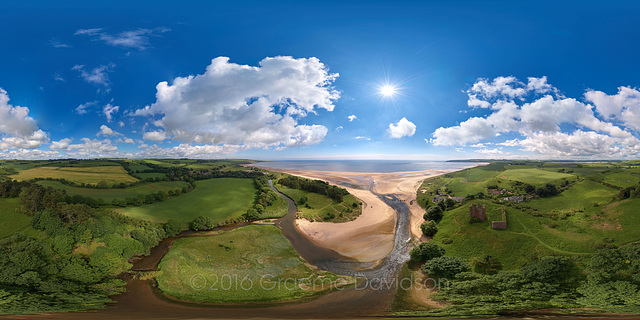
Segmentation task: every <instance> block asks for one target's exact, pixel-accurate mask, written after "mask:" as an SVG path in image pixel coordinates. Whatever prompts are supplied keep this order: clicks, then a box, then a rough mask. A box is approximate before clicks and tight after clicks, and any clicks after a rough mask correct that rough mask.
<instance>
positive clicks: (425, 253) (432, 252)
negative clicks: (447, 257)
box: [409, 241, 445, 262]
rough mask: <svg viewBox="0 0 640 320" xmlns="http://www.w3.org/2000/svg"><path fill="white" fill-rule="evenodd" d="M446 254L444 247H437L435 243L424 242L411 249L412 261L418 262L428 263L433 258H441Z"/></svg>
mask: <svg viewBox="0 0 640 320" xmlns="http://www.w3.org/2000/svg"><path fill="white" fill-rule="evenodd" d="M444 253H445V250H444V248H443V247H441V246H439V245H437V244H436V243H435V242H433V241H429V242H423V243H421V244H419V245H418V246H416V247H414V248H413V249H411V252H410V253H409V255H410V256H411V260H413V261H416V262H422V261H428V260H431V259H433V258H437V257H441V256H443V255H444Z"/></svg>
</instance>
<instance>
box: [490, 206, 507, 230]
mask: <svg viewBox="0 0 640 320" xmlns="http://www.w3.org/2000/svg"><path fill="white" fill-rule="evenodd" d="M506 228H507V213H506V212H505V211H504V207H502V221H491V229H503V230H504V229H506Z"/></svg>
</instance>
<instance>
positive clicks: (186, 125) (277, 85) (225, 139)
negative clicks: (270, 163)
mask: <svg viewBox="0 0 640 320" xmlns="http://www.w3.org/2000/svg"><path fill="white" fill-rule="evenodd" d="M337 77H338V74H332V73H329V72H328V70H327V68H326V67H325V65H324V64H323V63H322V62H320V60H318V59H317V58H308V59H304V58H301V59H294V58H292V57H282V56H278V57H273V58H265V59H263V60H262V61H260V62H259V66H257V67H254V66H248V65H239V64H235V63H230V62H229V58H227V57H218V58H215V59H213V60H212V61H211V64H210V65H209V66H208V67H207V68H206V71H205V72H204V73H203V74H200V75H195V76H188V77H178V78H176V79H174V80H173V83H172V84H169V83H167V82H161V83H159V84H158V85H157V86H156V89H157V93H156V102H155V103H154V104H152V105H150V106H146V107H145V108H143V109H139V110H136V111H135V112H134V113H133V114H134V115H136V116H143V115H145V116H152V117H156V119H157V118H158V117H160V119H159V120H157V121H154V122H153V123H154V125H156V126H158V127H160V128H162V129H164V131H163V134H164V137H162V138H166V137H171V138H172V139H174V140H178V141H182V142H183V143H184V144H185V146H186V145H189V148H190V149H189V150H195V151H190V152H197V153H200V152H209V151H210V152H214V153H215V152H218V151H220V150H221V149H219V148H215V146H217V147H222V146H225V147H224V150H225V151H224V152H227V151H228V150H230V151H233V150H245V149H254V148H275V149H282V148H287V147H295V146H305V145H312V144H316V143H319V142H320V141H322V140H323V139H324V137H325V136H326V134H327V128H326V127H324V126H320V125H308V124H299V123H298V121H299V119H301V118H303V117H305V116H306V115H307V114H309V113H317V111H318V110H319V109H324V110H327V111H332V110H333V108H334V104H333V102H334V101H335V100H336V99H338V98H339V97H340V94H339V92H337V91H336V90H335V89H333V88H332V87H331V84H332V83H333V81H334V80H335V79H336V78H337ZM154 132H160V131H154ZM149 134H150V133H149V132H148V133H145V136H146V137H145V140H153V139H148V138H149V137H154V138H157V139H155V140H156V141H158V140H159V138H160V137H161V136H160V135H159V134H158V133H154V134H152V135H149ZM190 144H208V145H210V147H208V148H199V149H198V148H196V146H191V145H190ZM185 148H186V147H185Z"/></svg>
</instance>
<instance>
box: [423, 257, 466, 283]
mask: <svg viewBox="0 0 640 320" xmlns="http://www.w3.org/2000/svg"><path fill="white" fill-rule="evenodd" d="M470 269H471V268H470V267H469V264H468V263H466V262H465V261H463V260H462V259H460V258H458V257H449V256H441V257H437V258H433V259H431V260H429V261H427V263H425V264H424V265H422V272H424V273H426V274H428V275H429V276H431V277H435V278H447V279H455V277H456V275H458V274H459V273H462V272H467V271H469V270H470Z"/></svg>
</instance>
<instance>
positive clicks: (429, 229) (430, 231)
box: [420, 220, 438, 237]
mask: <svg viewBox="0 0 640 320" xmlns="http://www.w3.org/2000/svg"><path fill="white" fill-rule="evenodd" d="M420 230H422V234H424V235H425V236H427V237H433V236H434V235H435V234H436V232H438V225H437V224H436V222H435V221H433V220H431V221H427V222H423V223H422V224H421V225H420Z"/></svg>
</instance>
